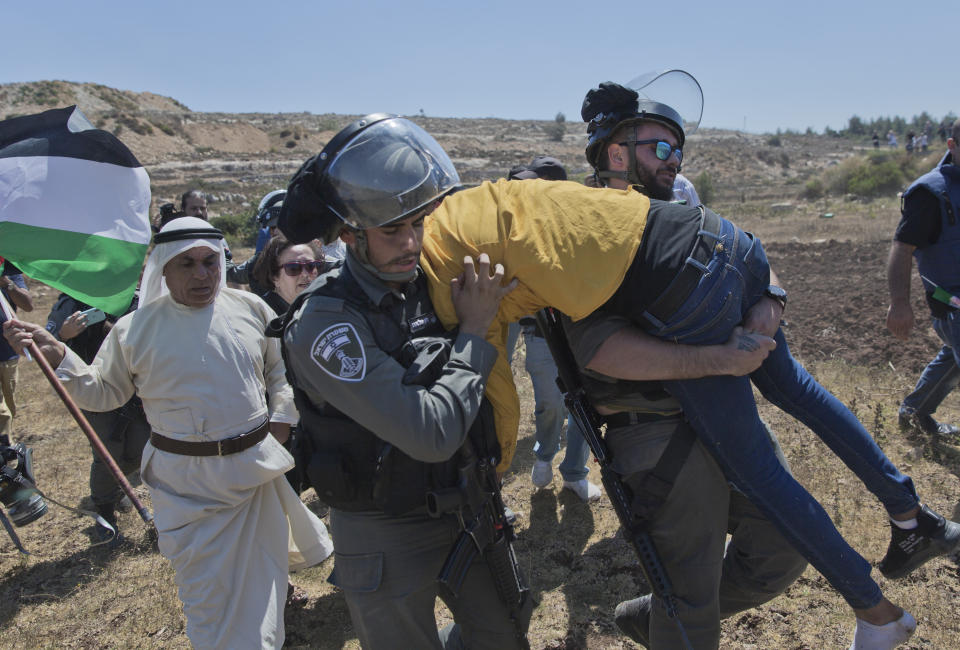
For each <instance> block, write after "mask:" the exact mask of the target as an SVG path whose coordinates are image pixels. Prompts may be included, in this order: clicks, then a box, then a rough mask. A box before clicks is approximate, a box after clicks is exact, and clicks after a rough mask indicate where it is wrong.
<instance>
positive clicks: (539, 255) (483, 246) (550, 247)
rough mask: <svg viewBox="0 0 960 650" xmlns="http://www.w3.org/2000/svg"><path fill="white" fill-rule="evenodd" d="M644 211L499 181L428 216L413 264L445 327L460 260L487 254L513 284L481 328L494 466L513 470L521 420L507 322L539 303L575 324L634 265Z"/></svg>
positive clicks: (621, 199) (610, 194) (619, 201)
mask: <svg viewBox="0 0 960 650" xmlns="http://www.w3.org/2000/svg"><path fill="white" fill-rule="evenodd" d="M649 210H650V200H649V199H648V198H647V197H646V196H644V195H643V194H641V193H639V192H636V191H634V190H611V189H604V188H589V187H585V186H583V185H580V184H578V183H573V182H561V181H542V180H525V181H509V182H508V181H506V180H500V181H498V182H496V183H489V182H487V183H483V184H482V185H480V186H479V187H475V188H471V189H469V190H464V191H462V192H458V193H456V194H454V195H452V196H449V197H447V198H446V199H444V200H443V203H441V204H440V207H438V208H437V209H436V210H435V211H434V212H433V214H432V215H431V216H430V217H429V218H428V219H427V222H426V230H425V232H424V241H423V252H422V254H421V256H420V264H421V266H422V267H423V270H424V272H425V273H426V275H427V279H428V280H429V283H430V298H431V300H432V301H433V306H434V309H435V310H436V313H437V316H438V317H439V318H440V320H441V322H442V323H443V324H444V325H445V326H446V327H448V328H449V327H453V326H454V325H455V324H456V323H457V317H456V313H455V312H454V309H453V301H452V300H451V297H450V281H451V280H452V279H453V278H455V277H457V276H458V275H459V274H460V273H461V272H462V271H463V258H464V257H465V256H467V255H470V256H472V257H474V258H476V257H478V256H479V255H480V254H481V253H486V254H487V255H488V256H489V257H490V262H491V265H493V264H497V263H499V264H502V265H503V267H504V270H505V279H506V280H508V281H509V280H511V279H513V278H518V279H519V281H520V283H519V285H518V286H517V288H516V289H514V291H513V292H511V293H510V294H509V295H507V296H506V297H505V298H504V299H503V301H502V302H501V303H500V310H499V312H498V314H497V318H496V319H495V320H494V322H493V324H492V325H491V327H490V330H489V331H488V332H487V340H488V341H490V342H491V343H492V344H493V345H494V346H496V348H497V351H498V352H499V356H498V358H497V361H496V363H495V364H494V367H493V371H492V372H491V373H490V378H489V380H488V383H487V392H486V395H487V398H488V399H489V400H490V402H491V404H492V405H493V408H494V411H495V413H496V424H497V437H498V438H499V440H500V446H501V451H502V454H503V460H502V461H501V463H500V466H499V468H498V469H499V470H501V471H503V470H505V469H506V468H507V467H509V465H510V461H511V460H512V458H513V453H514V450H515V449H516V442H517V431H518V428H519V424H520V402H519V399H518V398H517V391H516V387H515V386H514V384H513V374H512V373H511V371H510V365H509V363H508V362H507V359H506V351H505V350H506V338H507V325H508V324H509V323H512V322H516V321H517V320H519V319H520V318H521V317H523V316H525V315H528V314H532V313H534V312H536V311H537V310H539V309H542V308H544V307H554V308H556V309H559V310H560V311H562V312H563V313H565V314H567V315H568V316H570V317H571V318H572V319H574V320H579V319H581V318H583V317H585V316H587V315H588V314H590V313H591V312H593V311H594V310H596V309H597V308H598V307H600V306H601V305H603V303H605V302H606V301H607V300H608V299H609V298H610V297H611V296H612V295H613V293H614V292H615V291H616V290H617V287H619V286H620V282H621V281H622V280H623V278H624V275H625V274H626V272H627V269H628V268H629V267H630V264H631V263H632V262H633V258H634V256H635V255H636V253H637V249H638V248H639V246H640V240H641V238H642V237H643V230H644V227H645V226H646V222H647V212H648V211H649Z"/></svg>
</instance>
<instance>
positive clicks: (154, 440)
mask: <svg viewBox="0 0 960 650" xmlns="http://www.w3.org/2000/svg"><path fill="white" fill-rule="evenodd" d="M268 433H270V424H269V422H264V423H263V424H261V425H260V426H259V427H257V428H256V429H254V430H253V431H249V432H247V433H241V434H240V435H236V436H231V437H230V438H223V439H221V440H210V441H206V442H191V441H189V440H175V439H173V438H168V437H166V436H162V435H160V434H159V433H157V432H156V431H151V432H150V443H151V444H152V445H153V446H154V447H156V448H157V449H159V450H160V451H167V452H170V453H171V454H180V455H181V456H229V455H230V454H237V453H240V452H241V451H243V450H244V449H249V448H250V447H252V446H254V445H255V444H257V443H258V442H260V441H261V440H263V439H264V438H266V437H267V434H268Z"/></svg>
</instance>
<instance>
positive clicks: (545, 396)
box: [507, 156, 602, 502]
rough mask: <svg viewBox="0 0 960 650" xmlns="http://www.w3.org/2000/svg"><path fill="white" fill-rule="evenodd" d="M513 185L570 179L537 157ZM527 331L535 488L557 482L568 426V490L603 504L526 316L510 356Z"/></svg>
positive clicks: (552, 161)
mask: <svg viewBox="0 0 960 650" xmlns="http://www.w3.org/2000/svg"><path fill="white" fill-rule="evenodd" d="M507 178H508V179H509V180H512V181H513V180H525V179H536V178H540V179H543V180H549V181H565V180H567V171H566V170H565V169H564V168H563V165H562V164H561V163H560V161H559V160H557V159H556V158H552V157H550V156H537V157H536V158H534V159H533V160H532V161H530V164H529V165H517V166H515V167H513V168H511V169H510V172H509V173H508V174H507ZM521 331H522V332H523V340H524V345H525V347H526V355H525V359H524V367H525V368H526V370H527V373H528V374H529V375H530V381H531V383H532V384H533V397H534V401H535V406H534V412H533V416H534V418H535V421H536V433H535V436H536V442H535V443H534V446H533V453H534V455H535V457H536V460H534V462H533V468H532V469H531V471H530V481H531V482H532V483H533V485H534V487H536V488H538V489H541V488H545V487H547V486H548V485H550V483H552V482H553V458H554V456H556V455H557V453H558V452H559V451H560V439H561V435H562V434H563V431H564V426H563V425H564V422H566V424H567V427H566V437H567V448H566V452H565V453H564V456H563V461H562V462H561V463H560V467H559V469H560V476H561V477H562V478H563V489H565V490H570V491H572V492H573V493H574V494H576V495H577V496H578V497H580V499H581V500H583V501H588V502H589V501H597V500H598V499H600V496H601V494H602V493H601V491H600V488H599V487H598V486H597V485H595V484H594V483H591V482H590V481H589V480H587V475H588V474H589V472H590V470H589V468H588V467H587V459H589V458H590V448H589V447H588V446H587V442H586V440H584V438H583V433H582V432H581V431H580V427H579V426H578V425H577V423H576V421H575V420H574V419H573V418H571V417H569V414H568V413H567V408H566V406H564V404H563V395H562V394H561V393H560V389H559V388H557V365H556V364H555V363H554V361H553V357H551V356H550V350H549V348H547V343H546V341H544V339H543V333H542V332H541V331H540V328H539V327H538V326H537V321H536V319H535V318H534V317H533V316H524V317H523V318H521V319H520V321H519V322H518V323H510V326H509V333H508V338H507V356H508V357H510V358H512V357H513V351H514V348H515V347H516V343H517V338H518V337H519V335H520V332H521Z"/></svg>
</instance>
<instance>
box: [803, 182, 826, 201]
mask: <svg viewBox="0 0 960 650" xmlns="http://www.w3.org/2000/svg"><path fill="white" fill-rule="evenodd" d="M822 197H823V181H822V180H820V179H819V178H811V179H810V180H808V181H807V183H806V185H804V186H803V191H802V192H800V198H803V199H810V200H816V199H819V198H822Z"/></svg>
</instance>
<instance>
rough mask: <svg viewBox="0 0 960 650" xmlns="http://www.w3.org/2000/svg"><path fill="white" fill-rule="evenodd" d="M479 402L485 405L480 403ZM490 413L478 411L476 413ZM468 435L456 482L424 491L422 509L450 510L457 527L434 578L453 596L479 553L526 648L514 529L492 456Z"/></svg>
mask: <svg viewBox="0 0 960 650" xmlns="http://www.w3.org/2000/svg"><path fill="white" fill-rule="evenodd" d="M484 406H489V405H488V404H486V403H484ZM484 415H487V416H488V417H492V413H490V414H484V413H483V411H482V409H481V415H479V416H478V419H480V418H481V417H483V416H484ZM473 447H474V442H473V440H472V439H471V438H470V437H468V438H467V440H466V442H464V443H463V446H462V447H461V448H460V451H459V452H458V453H459V461H460V462H459V467H458V470H457V471H458V482H457V486H456V487H453V488H447V489H443V490H436V491H433V492H429V493H427V511H428V512H429V513H430V514H431V515H432V516H434V517H439V516H441V515H443V514H447V513H454V514H456V515H457V517H458V519H459V520H460V527H461V533H460V535H459V536H458V537H457V541H456V542H455V543H454V545H453V548H451V549H450V552H449V553H448V554H447V559H446V560H445V561H444V563H443V567H442V568H441V569H440V574H439V575H438V576H437V582H439V583H440V585H441V587H442V588H443V589H445V590H446V591H447V592H449V594H450V595H452V596H453V597H454V598H456V597H457V596H458V595H459V594H460V589H461V587H462V586H463V581H464V579H465V578H466V577H467V572H468V571H469V570H470V567H471V565H472V564H473V562H474V560H475V559H476V558H477V556H478V555H479V556H482V557H483V559H484V561H485V562H486V563H487V566H488V567H489V569H490V573H491V575H492V576H493V583H494V586H495V587H496V590H497V595H498V596H499V597H500V600H501V602H503V604H504V605H505V606H506V608H507V610H508V612H509V614H510V619H511V620H512V621H513V625H514V628H515V629H516V633H517V640H518V641H519V643H520V646H521V647H523V648H526V649H527V650H529V648H530V643H529V642H528V641H527V627H528V626H529V624H530V615H531V614H532V613H533V605H534V602H533V595H532V594H531V593H530V588H529V587H528V586H527V585H526V583H525V581H524V578H523V575H522V574H521V573H520V566H519V565H518V564H517V557H516V555H514V552H513V545H512V544H513V541H514V540H515V539H516V535H515V534H514V531H513V526H512V525H511V524H510V522H508V521H507V519H506V516H505V515H504V512H503V508H504V506H503V498H502V496H501V494H500V479H499V478H497V471H496V462H494V459H491V458H486V457H483V456H479V457H478V455H477V453H476V451H475V450H474V448H473Z"/></svg>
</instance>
